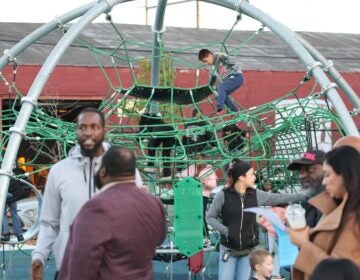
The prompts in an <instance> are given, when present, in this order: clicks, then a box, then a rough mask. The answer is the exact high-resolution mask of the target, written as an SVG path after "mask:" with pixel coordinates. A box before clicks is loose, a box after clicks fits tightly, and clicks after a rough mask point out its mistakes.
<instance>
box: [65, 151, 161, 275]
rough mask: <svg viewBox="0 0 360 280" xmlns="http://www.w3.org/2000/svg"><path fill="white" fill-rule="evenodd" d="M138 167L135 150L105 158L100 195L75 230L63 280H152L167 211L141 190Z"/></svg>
mask: <svg viewBox="0 0 360 280" xmlns="http://www.w3.org/2000/svg"><path fill="white" fill-rule="evenodd" d="M135 166H136V159H135V155H134V153H133V152H132V151H131V150H128V149H126V148H121V147H116V146H113V147H111V148H109V150H108V151H107V152H106V153H105V155H104V156H103V159H102V163H101V166H100V169H99V171H98V172H97V174H96V175H95V183H96V184H97V186H98V188H100V189H101V192H100V193H99V194H98V195H96V196H94V197H93V198H92V199H90V200H89V201H88V202H87V203H86V204H85V205H84V206H83V207H82V209H81V210H80V212H79V214H78V215H77V217H76V218H75V220H74V223H73V225H72V226H71V232H70V238H69V241H68V244H67V247H66V250H65V256H64V259H63V263H62V266H61V269H60V273H59V278H58V279H60V280H62V279H76V280H78V279H82V280H87V279H122V280H127V279H128V280H130V279H131V280H133V279H138V280H150V279H153V265H152V258H153V256H154V254H155V250H156V247H157V246H158V245H160V244H161V243H162V241H163V240H164V238H165V234H166V218H165V211H164V207H163V205H162V204H161V202H160V200H158V199H157V198H156V197H154V196H152V195H151V194H149V193H147V192H144V191H143V190H141V189H139V188H136V186H135Z"/></svg>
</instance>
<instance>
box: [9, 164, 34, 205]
mask: <svg viewBox="0 0 360 280" xmlns="http://www.w3.org/2000/svg"><path fill="white" fill-rule="evenodd" d="M13 173H14V174H15V175H21V174H25V172H24V170H22V169H21V168H19V167H16V168H14V170H13ZM22 179H23V180H25V181H28V182H29V180H28V179H27V178H26V177H22ZM30 192H31V188H30V186H28V185H26V184H25V183H23V182H21V181H19V180H17V179H14V178H11V179H10V183H9V189H8V193H10V194H11V195H12V197H10V198H7V199H6V203H12V202H14V201H18V200H20V199H23V198H26V197H28V196H29V194H30Z"/></svg>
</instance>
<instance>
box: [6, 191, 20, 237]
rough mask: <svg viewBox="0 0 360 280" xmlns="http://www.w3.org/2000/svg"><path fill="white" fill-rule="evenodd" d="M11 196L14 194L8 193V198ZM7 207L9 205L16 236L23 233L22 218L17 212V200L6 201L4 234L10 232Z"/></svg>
mask: <svg viewBox="0 0 360 280" xmlns="http://www.w3.org/2000/svg"><path fill="white" fill-rule="evenodd" d="M11 196H12V195H11V194H10V193H8V194H7V197H8V198H9V197H11ZM6 207H8V208H9V210H10V214H11V220H12V225H13V232H14V234H15V235H16V236H18V235H21V234H22V232H21V220H20V217H19V215H18V213H17V203H16V201H13V202H10V203H6V206H5V211H4V217H3V222H2V232H3V235H4V234H7V233H10V227H9V222H8V218H7V216H6V212H7V211H6Z"/></svg>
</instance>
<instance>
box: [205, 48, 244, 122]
mask: <svg viewBox="0 0 360 280" xmlns="http://www.w3.org/2000/svg"><path fill="white" fill-rule="evenodd" d="M198 58H199V60H200V61H202V62H203V63H205V64H207V65H210V66H211V67H212V69H211V71H210V75H211V83H210V85H213V84H215V82H216V79H218V80H219V86H218V96H217V113H218V114H219V115H223V114H224V113H225V110H224V104H225V105H226V106H227V107H228V108H229V109H230V110H231V111H232V112H237V111H239V109H238V108H237V107H236V105H235V104H234V103H233V101H232V100H231V98H230V96H229V95H230V94H232V93H233V92H234V91H235V90H237V89H238V88H239V87H240V86H241V85H242V84H243V82H244V76H243V74H242V71H241V67H240V66H239V65H238V64H237V63H236V61H234V60H233V59H232V58H231V57H230V56H228V55H227V54H225V53H213V52H211V51H210V50H208V49H201V50H200V51H199V54H198Z"/></svg>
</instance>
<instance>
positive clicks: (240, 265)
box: [219, 245, 251, 280]
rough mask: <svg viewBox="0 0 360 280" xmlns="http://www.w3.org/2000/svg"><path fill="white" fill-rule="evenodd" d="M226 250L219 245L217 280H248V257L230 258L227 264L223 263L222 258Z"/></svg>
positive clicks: (249, 269) (249, 271)
mask: <svg viewBox="0 0 360 280" xmlns="http://www.w3.org/2000/svg"><path fill="white" fill-rule="evenodd" d="M226 250H227V248H226V247H224V246H222V245H220V254H219V280H248V279H249V278H250V273H251V268H250V263H249V256H247V255H246V256H242V257H233V256H230V257H229V259H228V260H227V262H224V261H223V260H222V256H223V254H224V251H226Z"/></svg>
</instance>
